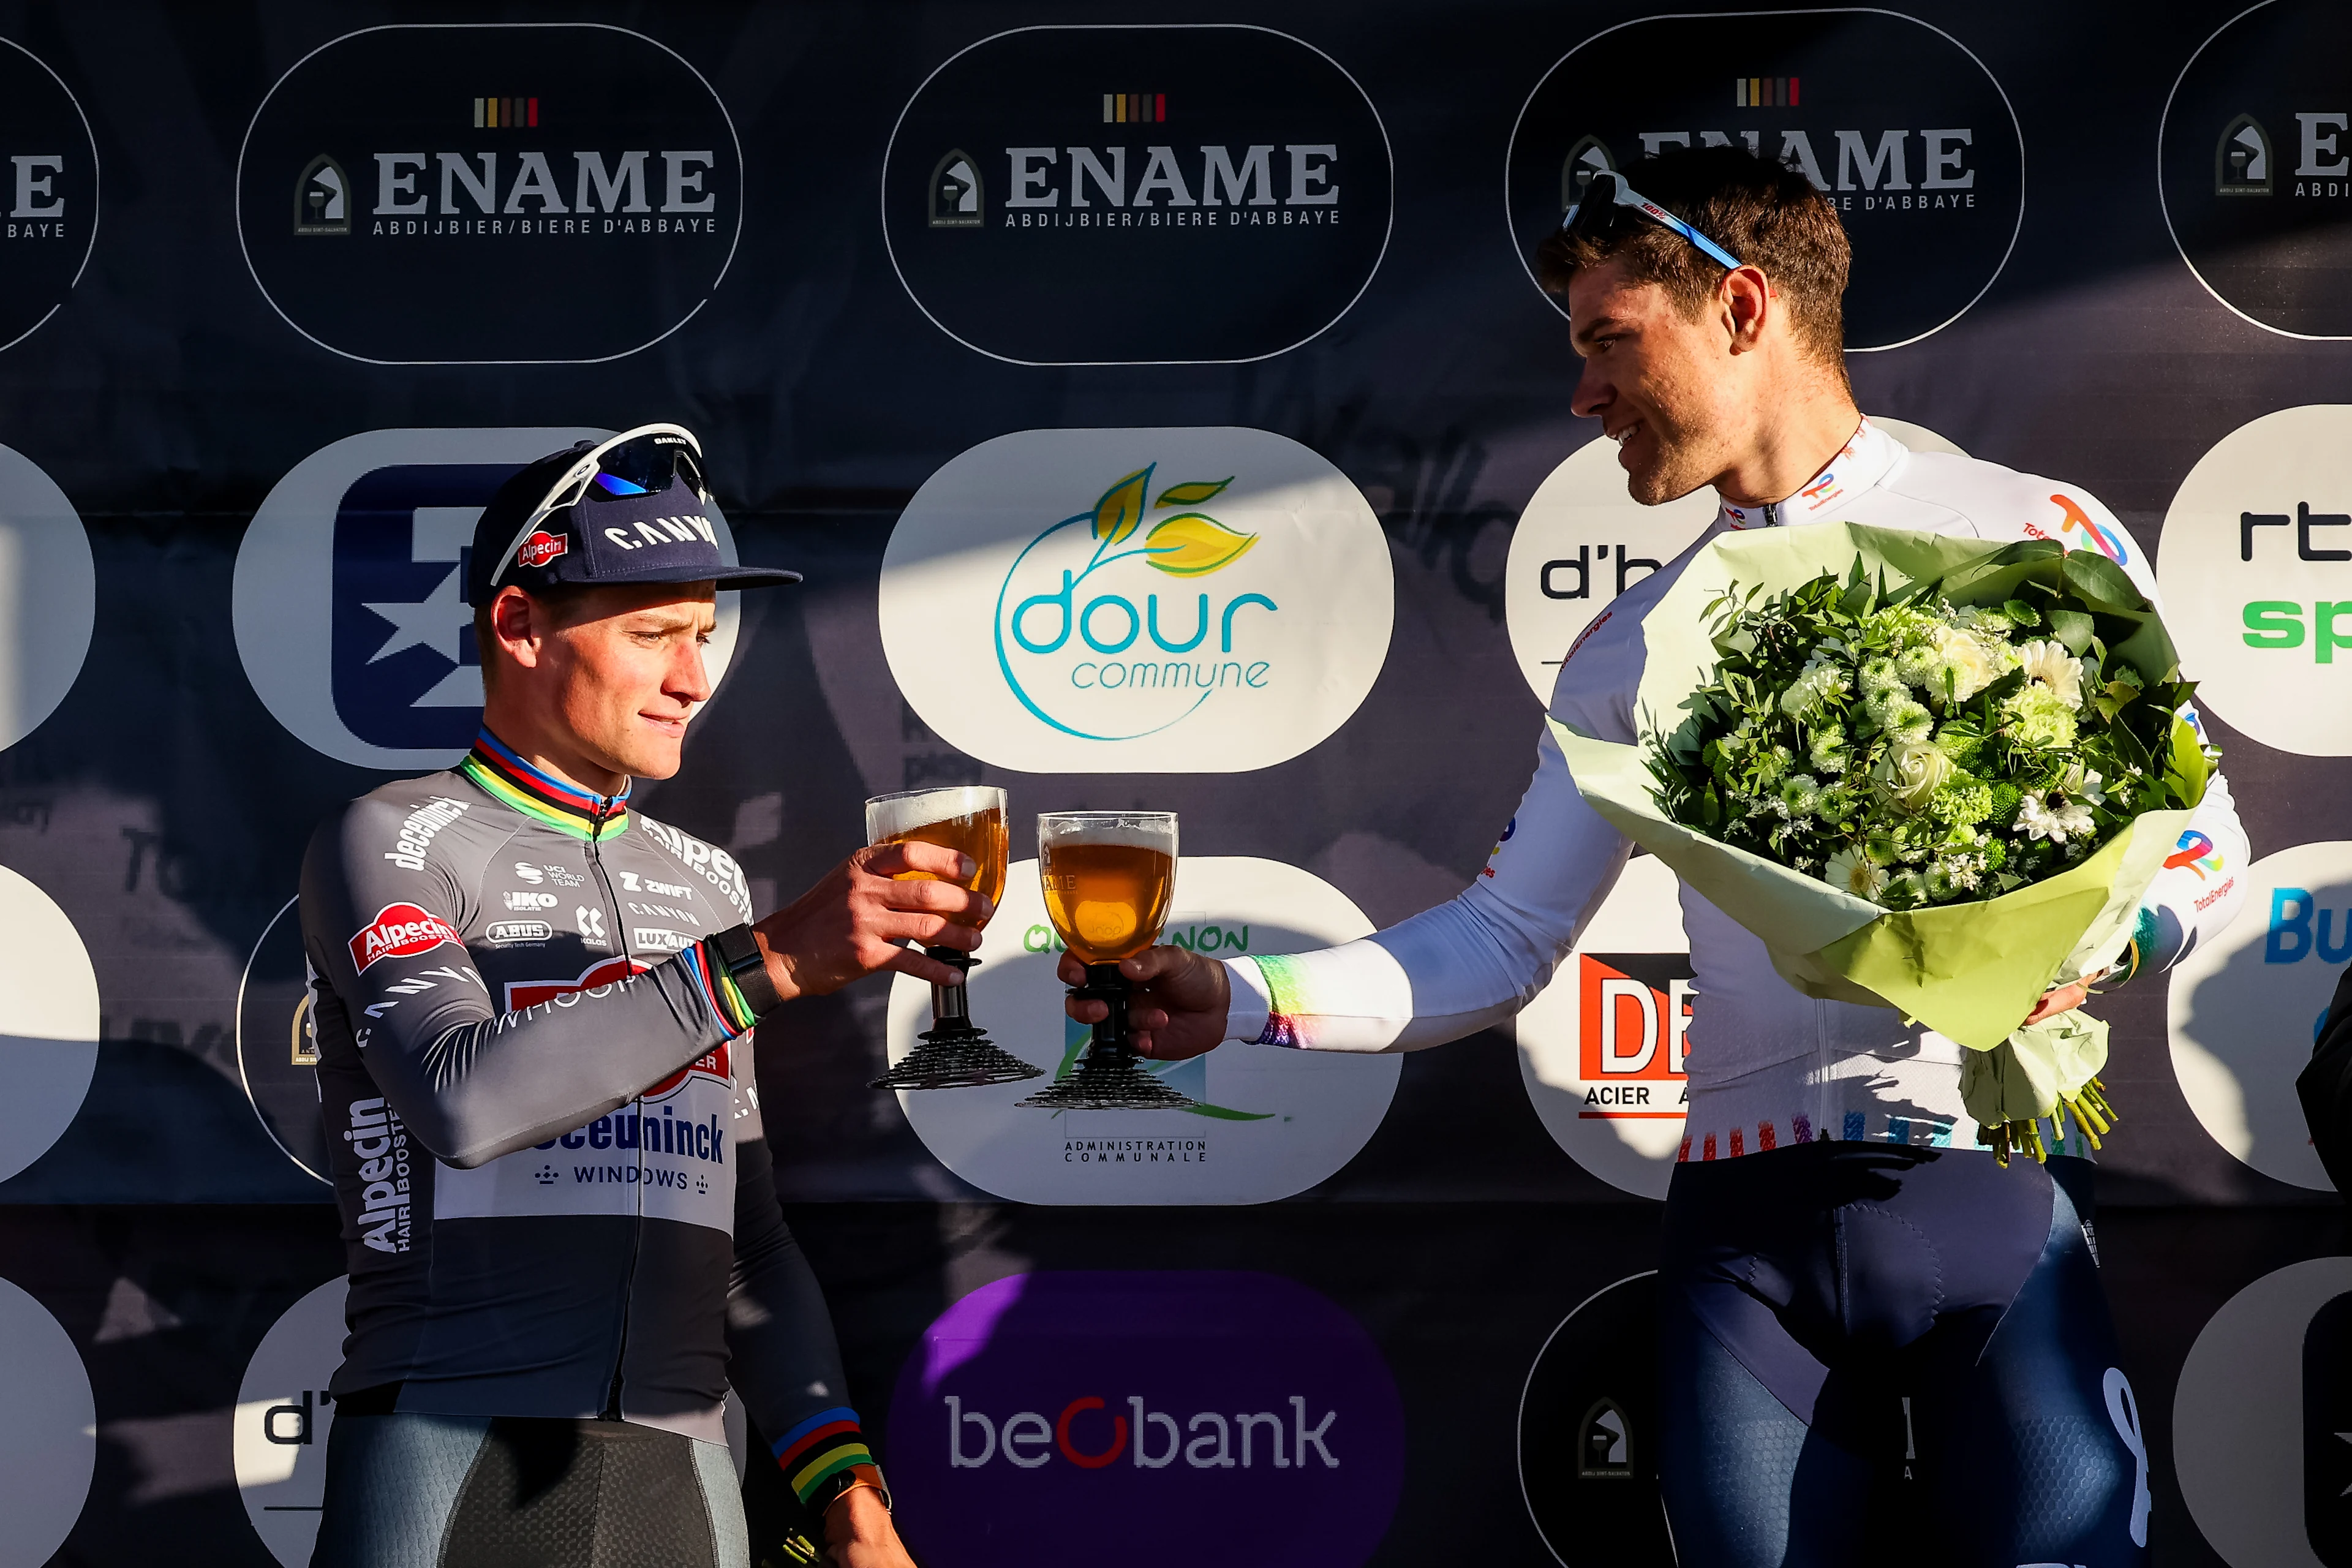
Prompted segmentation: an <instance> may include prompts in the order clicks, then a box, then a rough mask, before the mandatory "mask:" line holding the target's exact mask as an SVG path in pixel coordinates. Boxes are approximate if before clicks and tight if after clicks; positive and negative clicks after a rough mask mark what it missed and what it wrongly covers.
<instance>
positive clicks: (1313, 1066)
mask: <svg viewBox="0 0 2352 1568" xmlns="http://www.w3.org/2000/svg"><path fill="white" fill-rule="evenodd" d="M1371 931H1372V922H1371V921H1369V920H1367V919H1365V917H1364V914H1363V911H1362V910H1359V909H1358V908H1356V906H1355V904H1354V903H1353V902H1351V901H1350V900H1349V898H1348V897H1347V895H1346V894H1344V893H1342V892H1340V891H1339V889H1337V888H1334V887H1332V886H1331V885H1330V884H1329V883H1328V882H1326V881H1324V880H1323V879H1321V878H1319V877H1317V876H1316V875H1314V874H1313V873H1312V872H1309V871H1303V870H1301V869H1299V868H1297V867H1296V866H1287V865H1285V864H1283V863H1282V862H1281V861H1279V860H1261V859H1255V858H1249V857H1245V856H1186V857H1183V858H1181V859H1180V860H1179V861H1178V862H1177V866H1176V889H1175V894H1174V896H1173V897H1172V898H1171V900H1170V902H1169V916H1168V921H1167V924H1166V925H1165V926H1164V927H1163V928H1162V931H1161V934H1160V940H1161V941H1163V942H1168V943H1171V945H1174V946H1178V947H1183V948H1188V949H1190V950H1191V951H1192V952H1198V953H1202V954H1203V955H1206V956H1213V957H1216V958H1221V959H1230V958H1247V957H1254V956H1266V955H1270V954H1276V953H1285V952H1307V951H1309V950H1312V949H1317V948H1324V947H1331V946H1335V945H1337V944H1339V943H1340V942H1352V941H1354V940H1356V939H1357V938H1358V937H1362V936H1369V935H1370V934H1371ZM1062 951H1063V950H1062V946H1061V943H1060V942H1059V941H1058V940H1057V939H1056V938H1055V934H1054V928H1053V926H1052V925H1051V924H1050V923H1049V922H1048V921H1047V920H1046V918H1045V895H1044V893H1043V891H1042V890H1041V889H1040V888H1039V887H1038V882H1037V862H1036V861H1034V860H1023V861H1019V862H1016V863H1015V864H1014V865H1013V867H1012V868H1011V869H1010V871H1009V872H1008V874H1007V875H1006V878H1005V884H1004V896H1003V898H1002V899H1001V900H998V903H997V910H996V914H995V916H994V917H993V918H992V920H991V921H989V925H988V941H987V942H986V943H985V944H983V945H982V948H981V950H980V958H981V963H980V967H979V968H977V969H975V970H974V971H973V972H972V973H971V982H970V984H971V1016H972V1018H973V1020H974V1021H975V1022H976V1023H978V1024H979V1025H980V1026H982V1027H983V1028H985V1029H987V1030H988V1031H989V1033H990V1035H991V1036H992V1037H993V1038H994V1039H995V1041H996V1043H997V1044H998V1045H1000V1046H1002V1047H1004V1048H1005V1049H1006V1050H1008V1051H1011V1052H1012V1053H1013V1054H1014V1055H1015V1056H1018V1057H1020V1058H1023V1059H1024V1060H1025V1061H1027V1062H1029V1063H1030V1064H1031V1065H1033V1066H1034V1067H1037V1068H1042V1069H1043V1070H1044V1072H1045V1075H1046V1077H1045V1079H1043V1080H1040V1081H1045V1082H1050V1081H1054V1080H1055V1079H1061V1078H1063V1077H1066V1076H1067V1075H1068V1074H1069V1073H1070V1072H1072V1071H1073V1070H1075V1068H1076V1066H1077V1062H1078V1058H1079V1057H1080V1055H1081V1054H1082V1053H1083V1052H1084V1051H1085V1049H1086V1047H1087V1039H1088V1037H1089V1034H1090V1031H1089V1030H1088V1029H1087V1026H1085V1025H1082V1024H1074V1023H1072V1022H1071V1021H1070V1020H1069V1018H1068V1017H1067V1016H1066V1015H1065V1014H1064V1012H1063V1009H1062V998H1063V994H1064V993H1063V990H1062V987H1061V984H1060V983H1059V982H1058V981H1056V980H1055V978H1054V973H1055V965H1056V964H1058V963H1060V962H1061V957H1062ZM930 998H931V988H930V987H929V985H928V984H923V983H921V982H919V981H916V980H912V979H909V978H907V977H905V976H900V977H898V979H897V980H896V981H894V982H893V984H892V986H891V991H890V1011H889V1019H888V1025H887V1030H888V1041H889V1053H890V1058H891V1060H893V1061H894V1062H895V1061H897V1060H898V1058H902V1057H904V1056H905V1055H906V1054H907V1053H908V1051H910V1050H912V1049H914V1047H915V1044H916V1038H915V1037H916V1035H917V1033H918V1031H920V1030H923V1029H928V1028H929V1027H930V1026H931V1001H930ZM1143 1066H1144V1068H1146V1069H1147V1070H1148V1071H1150V1072H1151V1073H1153V1074H1154V1075H1156V1076H1157V1077H1158V1078H1159V1079H1160V1080H1161V1081H1162V1082H1164V1083H1166V1084H1167V1085H1168V1086H1169V1087H1170V1088H1171V1089H1175V1090H1177V1091H1178V1092H1179V1093H1181V1094H1182V1095H1183V1096H1184V1097H1185V1098H1187V1099H1188V1100H1192V1102H1193V1104H1192V1106H1191V1107H1190V1108H1189V1109H1185V1110H1058V1111H1057V1110H1035V1109H1034V1108H1031V1107H1027V1106H1024V1105H1021V1104H1019V1103H1018V1102H1019V1101H1020V1100H1025V1099H1026V1098H1028V1096H1029V1095H1030V1094H1031V1093H1032V1092H1034V1090H1035V1089H1037V1087H1038V1082H1036V1081H1033V1082H1027V1083H1010V1084H992V1085H986V1086H983V1087H982V1088H978V1089H958V1090H957V1091H956V1092H955V1093H953V1094H930V1093H921V1092H906V1091H901V1092H900V1094H899V1096H898V1103H899V1105H900V1106H901V1107H902V1108H903V1109H904V1110H905V1111H906V1114H907V1120H908V1121H909V1122H910V1123H911V1124H912V1125H913V1126H914V1129H915V1132H916V1134H917V1136H919V1137H920V1138H921V1139H922V1141H923V1146H924V1147H925V1148H926V1149H929V1151H930V1152H931V1154H932V1157H933V1158H935V1159H937V1160H938V1161H939V1162H940V1163H941V1164H943V1165H945V1166H947V1168H948V1169H949V1170H950V1171H953V1172H954V1173H956V1174H957V1175H959V1176H961V1177H962V1178H963V1179H964V1180H965V1181H967V1182H970V1183H971V1184H973V1185H974V1186H976V1187H980V1188H982V1189H984V1190H985V1191H988V1192H991V1193H994V1194H996V1195H998V1196H999V1197H1003V1198H1007V1199H1010V1200H1012V1201H1013V1202H1015V1203H1024V1204H1127V1205H1176V1204H1255V1203H1270V1202H1272V1201H1273V1200H1275V1199H1276V1198H1286V1197H1288V1196H1290V1195H1291V1194H1294V1193H1299V1192H1304V1191H1305V1190H1306V1189H1307V1188H1308V1187H1311V1186H1313V1185H1314V1184H1316V1183H1318V1182H1320V1181H1322V1180H1324V1179H1325V1178H1326V1177H1328V1176H1329V1175H1331V1174H1332V1173H1334V1172H1336V1171H1338V1170H1339V1168H1340V1167H1341V1166H1343V1165H1345V1164H1346V1163H1348V1162H1349V1160H1351V1159H1353V1158H1355V1156H1356V1154H1357V1152H1358V1151H1360V1150H1361V1149H1362V1148H1363V1146H1364V1145H1365V1144H1366V1143H1367V1142H1370V1139H1371V1136H1372V1133H1373V1132H1374V1131H1376V1130H1377V1129H1378V1128H1379V1127H1380V1124H1381V1121H1382V1119H1383V1118H1385V1117H1386V1116H1387V1115H1388V1110H1389V1105H1390V1102H1391V1100H1393V1099H1394V1097H1395V1094H1396V1086H1397V1080H1398V1078H1399V1077H1400V1075H1401V1074H1402V1070H1403V1062H1402V1058H1400V1057H1398V1056H1396V1055H1394V1054H1393V1053H1389V1054H1382V1055H1372V1056H1359V1055H1353V1054H1349V1053H1343V1052H1328V1051H1300V1050H1290V1049H1286V1048H1284V1047H1276V1046H1245V1045H1228V1046H1225V1047H1223V1048H1222V1049H1219V1050H1214V1051H1211V1052H1209V1053H1208V1054H1207V1055H1205V1056H1199V1057H1193V1058H1189V1059H1188V1060H1184V1061H1176V1062H1146V1063H1144V1064H1143Z"/></svg>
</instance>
